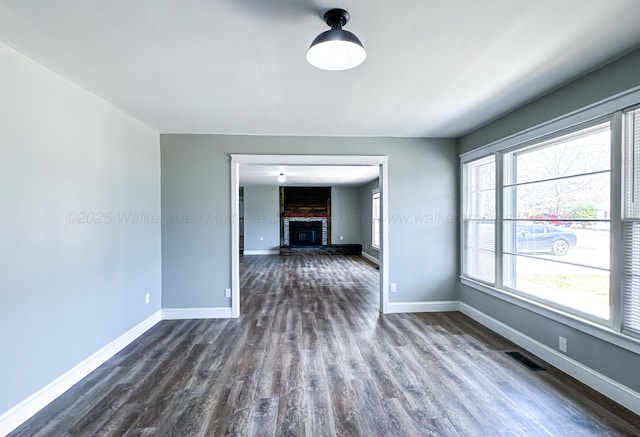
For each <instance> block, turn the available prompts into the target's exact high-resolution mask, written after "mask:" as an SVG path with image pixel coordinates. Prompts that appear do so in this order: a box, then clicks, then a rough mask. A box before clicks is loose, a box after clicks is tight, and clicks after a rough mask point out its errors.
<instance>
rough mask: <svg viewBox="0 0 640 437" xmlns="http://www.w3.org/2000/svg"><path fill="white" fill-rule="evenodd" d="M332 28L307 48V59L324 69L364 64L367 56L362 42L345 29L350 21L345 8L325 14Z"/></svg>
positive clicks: (344, 68) (345, 68) (347, 67)
mask: <svg viewBox="0 0 640 437" xmlns="http://www.w3.org/2000/svg"><path fill="white" fill-rule="evenodd" d="M324 21H326V23H327V24H328V25H329V26H330V27H331V30H327V31H326V32H322V33H321V34H320V35H318V36H317V37H316V39H314V40H313V42H312V43H311V47H309V50H307V61H309V63H310V64H311V65H313V66H314V67H318V68H321V69H323V70H348V69H349V68H353V67H357V66H358V65H360V64H362V62H364V60H365V59H366V57H367V52H366V51H365V50H364V47H363V46H362V43H361V42H360V40H359V39H358V37H357V36H355V35H354V34H353V33H351V32H349V31H347V30H343V29H342V26H344V25H345V24H347V22H348V21H349V13H348V12H347V11H345V10H344V9H331V10H329V11H327V12H326V13H325V14H324Z"/></svg>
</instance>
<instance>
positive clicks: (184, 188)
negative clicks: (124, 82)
mask: <svg viewBox="0 0 640 437" xmlns="http://www.w3.org/2000/svg"><path fill="white" fill-rule="evenodd" d="M160 142H161V153H162V213H163V223H162V281H163V282H162V289H163V306H164V307H172V308H189V307H229V306H230V302H229V300H228V299H226V298H225V297H224V289H225V288H227V287H230V285H231V257H230V256H231V255H230V253H231V231H230V223H229V215H230V203H231V201H230V184H231V181H230V178H231V176H230V165H229V162H230V158H229V154H231V153H238V154H240V153H245V154H247V153H249V154H295V155H300V154H312V155H315V154H336V155H388V156H389V208H390V211H391V213H392V215H393V220H391V222H390V225H389V238H390V244H389V255H390V262H389V274H390V277H389V280H390V281H391V282H396V283H397V284H398V292H397V293H394V294H393V295H391V299H393V301H401V302H402V301H406V302H413V301H438V300H449V299H452V298H454V297H455V296H456V293H457V290H456V275H457V271H456V252H457V246H456V232H457V226H456V223H455V215H456V209H457V202H456V190H457V188H456V186H457V168H458V163H457V150H456V143H455V141H453V140H445V139H399V138H333V137H332V138H329V137H324V138H323V137H276V136H269V137H262V136H232V135H228V136H225V135H178V134H175V135H171V134H169V135H161V137H160ZM172 217H173V219H171V218H172ZM180 218H184V219H180ZM427 248H428V250H427Z"/></svg>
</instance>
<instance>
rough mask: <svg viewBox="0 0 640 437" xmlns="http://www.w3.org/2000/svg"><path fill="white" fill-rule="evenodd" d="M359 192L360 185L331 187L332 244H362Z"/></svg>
mask: <svg viewBox="0 0 640 437" xmlns="http://www.w3.org/2000/svg"><path fill="white" fill-rule="evenodd" d="M358 194H359V189H358V187H349V186H336V187H331V244H360V228H361V226H362V222H361V212H360V198H359V196H358ZM340 236H342V237H343V239H342V240H341V239H340Z"/></svg>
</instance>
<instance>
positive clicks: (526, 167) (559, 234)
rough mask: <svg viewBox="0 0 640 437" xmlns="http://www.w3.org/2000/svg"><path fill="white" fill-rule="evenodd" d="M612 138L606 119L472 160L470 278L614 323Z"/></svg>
mask: <svg viewBox="0 0 640 437" xmlns="http://www.w3.org/2000/svg"><path fill="white" fill-rule="evenodd" d="M611 136H612V132H611V122H610V121H606V122H600V123H598V124H597V125H590V126H586V127H581V128H579V129H575V130H573V131H571V132H568V133H565V134H562V135H555V136H553V137H550V138H547V139H545V140H538V141H536V142H531V143H526V144H519V145H516V146H515V147H511V148H510V149H508V150H504V151H497V152H496V153H494V154H491V155H489V156H486V157H483V158H480V159H475V160H471V161H468V162H464V163H463V168H462V171H463V193H462V195H463V224H462V226H463V227H462V275H463V277H466V278H470V279H473V280H474V281H477V282H481V283H484V284H487V285H490V286H492V287H493V288H494V289H498V290H501V291H505V292H508V293H510V294H512V295H520V296H522V297H525V298H526V299H527V300H529V301H537V302H540V303H542V304H544V305H546V306H551V307H555V308H558V309H560V310H562V311H565V312H569V313H572V314H576V315H578V316H581V317H583V318H587V319H590V320H595V321H600V322H601V323H603V324H611V323H610V320H611V304H610V303H611V293H610V283H611V280H610V276H611V275H610V259H609V257H610V239H611V238H610V229H611V224H610V216H611V214H610V210H611V182H610V181H611ZM498 194H499V195H498ZM638 241H639V243H638V244H639V245H640V222H639V228H638ZM639 262H640V259H639ZM638 279H639V281H638V283H639V284H640V277H639V278H638ZM639 308H640V306H639ZM639 314H640V313H639Z"/></svg>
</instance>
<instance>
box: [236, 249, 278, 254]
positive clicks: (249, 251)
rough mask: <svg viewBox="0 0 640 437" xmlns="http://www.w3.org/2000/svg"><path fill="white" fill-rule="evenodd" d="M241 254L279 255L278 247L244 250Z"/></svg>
mask: <svg viewBox="0 0 640 437" xmlns="http://www.w3.org/2000/svg"><path fill="white" fill-rule="evenodd" d="M242 254H243V255H280V249H269V250H244V251H243V252H242Z"/></svg>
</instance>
